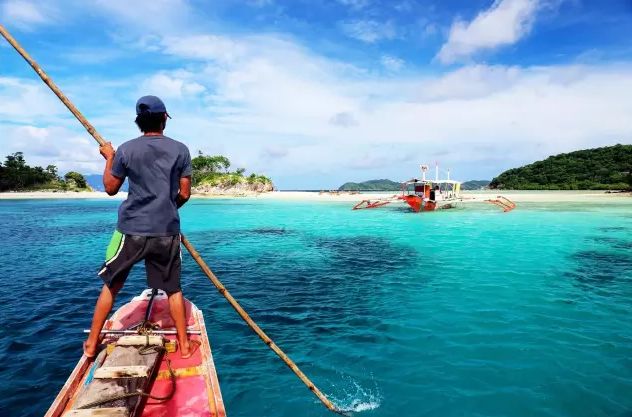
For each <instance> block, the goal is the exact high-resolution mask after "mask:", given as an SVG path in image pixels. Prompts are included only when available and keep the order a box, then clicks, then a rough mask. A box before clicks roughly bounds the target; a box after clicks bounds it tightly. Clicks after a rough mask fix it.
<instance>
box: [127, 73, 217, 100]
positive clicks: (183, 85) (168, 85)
mask: <svg viewBox="0 0 632 417" xmlns="http://www.w3.org/2000/svg"><path fill="white" fill-rule="evenodd" d="M192 77H193V74H191V73H189V72H186V71H178V72H176V73H175V74H173V75H169V74H167V73H159V74H156V75H153V76H152V77H150V78H148V79H147V80H145V81H144V82H143V84H142V86H141V91H140V92H139V94H145V95H146V94H152V95H159V96H161V97H163V98H167V99H168V98H183V97H188V98H191V96H194V95H196V94H199V93H202V92H204V91H205V88H204V86H203V85H201V84H199V83H197V82H195V81H191V78H192Z"/></svg>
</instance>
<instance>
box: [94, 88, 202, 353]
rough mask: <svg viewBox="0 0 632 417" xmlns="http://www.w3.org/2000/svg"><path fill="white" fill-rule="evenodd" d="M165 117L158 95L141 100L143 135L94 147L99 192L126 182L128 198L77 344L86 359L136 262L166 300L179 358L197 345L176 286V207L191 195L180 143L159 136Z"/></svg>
mask: <svg viewBox="0 0 632 417" xmlns="http://www.w3.org/2000/svg"><path fill="white" fill-rule="evenodd" d="M170 117H171V116H169V114H168V113H167V109H166V108H165V105H164V103H163V102H162V101H161V100H160V99H159V98H158V97H155V96H144V97H141V98H140V99H139V100H138V102H137V103H136V124H137V126H138V128H139V129H140V130H141V132H143V135H142V136H140V137H138V138H136V139H132V140H130V141H128V142H125V143H124V144H122V145H121V146H120V147H119V148H118V150H117V151H116V152H115V151H114V149H113V148H112V144H111V143H109V142H108V143H107V144H105V145H103V146H101V147H100V148H99V151H100V152H101V155H103V157H104V158H105V161H106V162H105V170H104V172H103V185H104V186H105V191H106V192H107V193H108V194H109V195H115V194H116V193H118V191H119V189H120V188H121V185H122V184H123V181H124V180H125V178H128V179H129V194H128V197H127V199H126V200H125V201H124V202H123V203H122V204H121V206H120V208H119V212H118V224H117V230H116V231H115V232H114V235H113V236H112V240H111V242H110V245H109V247H108V250H107V252H106V261H105V263H104V264H103V266H102V268H101V270H100V271H99V276H100V277H101V279H103V282H104V285H103V288H102V290H101V295H100V296H99V298H98V300H97V304H96V307H95V310H94V317H93V319H92V327H91V328H90V335H89V336H88V339H87V340H86V341H85V342H84V345H83V352H84V354H85V355H86V356H88V357H93V356H94V355H95V354H96V349H97V345H98V342H99V333H100V331H101V329H102V328H103V325H104V324H105V320H106V319H107V316H108V314H109V313H110V310H111V309H112V305H113V304H114V299H115V298H116V295H117V294H118V292H119V290H120V289H121V288H122V287H123V284H124V283H125V279H126V278H127V276H128V274H129V272H130V270H131V269H132V266H134V264H136V263H137V262H139V261H141V260H144V261H145V267H146V269H147V284H148V286H149V287H151V288H158V289H161V290H164V291H165V292H166V293H167V295H168V297H169V308H170V312H171V317H172V318H173V321H174V323H175V326H176V330H177V334H178V336H177V337H178V345H179V347H180V354H181V355H182V358H188V357H191V355H193V353H194V352H195V350H196V349H197V348H198V347H199V342H197V341H193V340H189V339H188V336H187V332H186V327H187V322H186V312H185V307H184V297H183V296H182V290H181V288H180V269H181V248H180V217H179V215H178V209H179V208H180V207H182V205H184V203H186V202H187V201H188V200H189V197H190V196H191V155H190V154H189V150H188V149H187V147H186V146H185V145H184V144H182V143H180V142H177V141H175V140H173V139H171V138H168V137H166V136H164V135H163V131H164V129H165V126H166V124H167V118H170Z"/></svg>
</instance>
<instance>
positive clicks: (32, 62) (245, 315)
mask: <svg viewBox="0 0 632 417" xmlns="http://www.w3.org/2000/svg"><path fill="white" fill-rule="evenodd" d="M0 34H1V35H2V36H3V37H4V38H5V39H6V40H7V41H8V42H9V43H10V44H11V46H13V48H15V50H16V51H17V52H18V53H19V54H20V55H21V56H22V58H24V59H25V60H26V62H28V63H29V65H30V66H31V67H32V68H33V69H34V70H35V72H36V73H37V75H39V76H40V78H41V79H42V81H44V83H46V85H47V86H49V87H50V89H51V90H53V93H55V95H56V96H57V97H59V99H60V100H61V101H62V102H63V103H64V104H65V105H66V107H67V108H68V110H70V112H71V113H72V114H73V115H74V116H75V117H76V118H77V120H79V123H81V124H82V125H83V127H85V128H86V130H87V131H88V133H90V135H92V137H93V138H94V139H95V140H96V141H97V142H98V143H99V145H104V144H105V143H106V142H105V139H103V137H102V136H101V135H100V134H99V133H98V132H97V131H96V129H95V128H94V126H92V124H91V123H90V122H89V121H88V120H87V119H86V118H85V117H84V116H83V114H81V112H80V111H79V109H77V107H75V105H74V104H72V102H71V101H70V100H69V99H68V97H66V95H65V94H64V93H62V91H61V90H60V89H59V87H57V85H56V84H55V83H54V82H53V80H51V79H50V77H48V75H47V74H46V73H45V72H44V70H43V69H42V68H41V67H40V66H39V65H38V64H37V62H35V60H34V59H33V58H31V56H30V55H29V54H28V53H27V52H26V51H25V50H24V48H22V47H21V46H20V44H19V43H18V41H16V40H15V38H13V36H11V34H10V33H9V32H8V31H7V30H6V29H5V28H4V26H2V25H0ZM182 243H183V244H184V247H185V248H187V250H188V251H189V253H190V254H191V256H192V257H193V259H194V260H195V262H197V264H198V265H199V266H200V268H201V269H202V271H203V272H204V273H205V274H206V276H207V277H208V278H209V279H210V280H211V282H212V283H213V285H215V287H216V288H217V290H218V291H219V293H220V294H222V295H223V296H224V297H225V298H226V300H228V302H229V303H230V305H231V306H232V307H233V308H234V309H235V311H237V314H239V316H240V317H241V318H242V319H244V321H245V322H246V323H247V324H248V326H249V327H250V328H251V329H252V330H253V331H254V332H255V333H256V334H257V336H259V337H260V338H261V340H263V341H264V343H265V344H266V345H268V347H269V348H270V349H272V350H273V351H274V353H276V354H277V355H278V356H279V358H281V360H282V361H283V362H285V364H286V365H287V366H288V367H289V368H290V369H291V370H292V371H293V372H294V373H295V374H296V376H298V377H299V379H300V380H301V381H303V383H304V384H305V385H306V386H307V388H309V390H310V391H311V392H313V393H314V395H316V397H318V399H319V400H320V401H321V402H322V403H323V404H324V405H325V407H327V408H328V409H329V410H331V411H333V412H335V413H338V414H342V415H345V414H344V413H343V412H342V411H341V410H339V409H338V408H337V407H336V406H335V405H333V404H332V402H331V401H329V399H328V398H327V397H326V396H325V395H324V394H323V393H322V392H321V391H320V390H319V389H318V388H317V387H316V385H314V383H313V382H312V381H311V380H310V379H309V378H308V377H307V376H306V375H305V374H304V373H303V372H302V371H301V370H300V369H299V367H298V366H296V363H294V361H293V360H292V359H290V358H289V356H287V355H286V354H285V353H284V352H283V351H282V350H281V348H279V347H278V346H277V345H276V343H274V341H273V340H272V339H270V338H269V337H268V335H267V334H265V332H264V331H263V330H261V328H260V327H259V326H258V325H257V323H255V322H254V321H253V320H252V319H251V318H250V316H249V315H248V313H246V311H245V310H244V309H243V308H242V307H241V305H239V303H238V302H237V300H235V298H233V296H232V295H230V293H229V292H228V290H227V289H226V287H224V285H223V284H222V283H221V282H220V280H219V279H218V278H217V277H216V276H215V274H214V273H213V271H211V268H209V267H208V265H207V264H206V262H204V259H202V257H201V256H200V254H199V253H198V251H197V250H195V248H194V247H193V245H192V244H191V242H189V240H188V239H187V238H186V237H185V236H184V235H182Z"/></svg>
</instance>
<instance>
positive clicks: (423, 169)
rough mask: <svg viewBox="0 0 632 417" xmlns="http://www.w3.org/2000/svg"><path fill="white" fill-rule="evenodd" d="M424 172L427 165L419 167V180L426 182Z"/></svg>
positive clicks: (426, 169)
mask: <svg viewBox="0 0 632 417" xmlns="http://www.w3.org/2000/svg"><path fill="white" fill-rule="evenodd" d="M426 171H428V165H421V180H422V181H426Z"/></svg>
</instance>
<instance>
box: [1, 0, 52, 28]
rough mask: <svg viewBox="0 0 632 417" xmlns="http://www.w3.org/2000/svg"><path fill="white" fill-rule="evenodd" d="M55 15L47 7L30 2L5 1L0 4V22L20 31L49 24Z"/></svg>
mask: <svg viewBox="0 0 632 417" xmlns="http://www.w3.org/2000/svg"><path fill="white" fill-rule="evenodd" d="M54 15H55V13H54V12H53V11H52V10H51V8H50V7H49V6H45V5H42V4H38V5H37V6H36V5H35V4H34V3H33V2H30V1H24V0H7V1H5V2H4V3H2V4H0V21H2V22H6V24H10V25H12V26H15V27H17V28H19V29H22V30H32V29H33V28H34V27H35V26H39V25H43V24H47V23H50V22H51V21H53V20H54V18H53V16H54Z"/></svg>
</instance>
